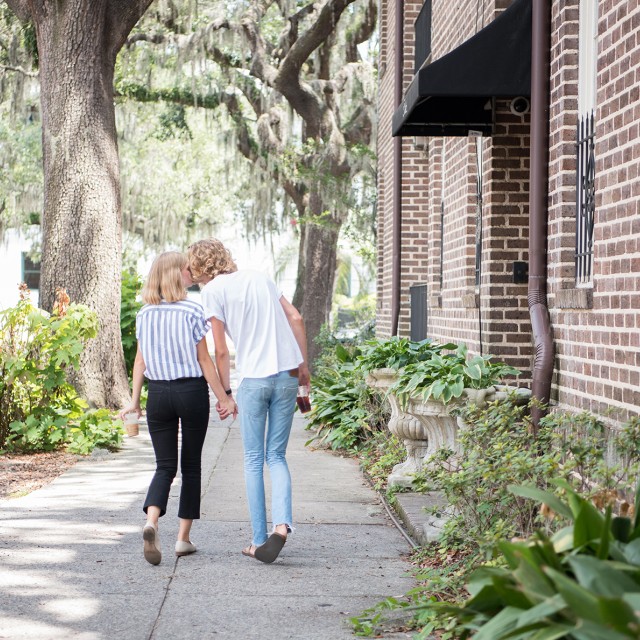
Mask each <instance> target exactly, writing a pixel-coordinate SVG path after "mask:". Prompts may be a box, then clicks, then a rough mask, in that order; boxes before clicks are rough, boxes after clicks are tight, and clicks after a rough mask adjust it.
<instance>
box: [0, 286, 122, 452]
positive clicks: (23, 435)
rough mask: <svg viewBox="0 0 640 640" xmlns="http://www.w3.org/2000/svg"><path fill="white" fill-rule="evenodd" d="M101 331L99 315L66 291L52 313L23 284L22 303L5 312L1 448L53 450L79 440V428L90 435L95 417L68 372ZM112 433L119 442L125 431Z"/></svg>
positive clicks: (0, 353) (0, 352)
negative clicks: (72, 299) (39, 306)
mask: <svg viewBox="0 0 640 640" xmlns="http://www.w3.org/2000/svg"><path fill="white" fill-rule="evenodd" d="M97 329H98V320H97V316H96V314H95V312H93V311H91V310H90V309H88V308H87V307H85V306H83V305H76V304H69V298H68V296H67V295H66V293H65V292H64V291H63V290H60V291H58V294H57V303H56V305H55V308H54V311H53V313H52V314H51V315H49V314H47V313H46V312H44V311H42V310H41V309H37V308H35V307H34V306H33V305H32V304H31V301H30V299H29V291H28V289H27V288H26V285H21V292H20V301H19V302H18V304H17V305H16V306H15V307H12V308H10V309H6V310H4V311H2V312H0V347H1V348H0V449H3V450H7V449H8V450H21V451H37V450H52V449H55V448H58V447H61V446H63V445H65V444H67V443H69V442H72V441H73V440H74V437H75V436H74V435H72V434H73V428H77V429H81V430H83V431H84V432H88V431H89V425H90V424H91V423H92V421H93V420H94V418H92V417H85V410H86V408H87V404H86V402H85V401H84V400H83V399H82V398H80V397H79V396H78V394H77V392H76V390H75V389H74V388H73V387H72V386H71V385H70V384H69V383H68V382H67V373H68V371H69V368H76V367H77V366H78V364H79V361H80V355H81V354H82V350H83V348H84V343H85V342H86V341H87V340H88V339H90V338H93V337H95V335H96V334H97ZM102 429H104V425H103V427H102ZM111 429H112V430H114V431H115V432H116V433H114V434H112V436H110V441H112V442H113V441H116V440H117V438H118V435H117V432H118V431H119V429H118V426H117V424H116V425H112V426H111ZM120 432H121V430H120ZM102 438H103V436H102V435H100V436H99V437H98V441H101V440H102Z"/></svg>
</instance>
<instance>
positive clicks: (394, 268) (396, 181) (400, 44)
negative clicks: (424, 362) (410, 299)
mask: <svg viewBox="0 0 640 640" xmlns="http://www.w3.org/2000/svg"><path fill="white" fill-rule="evenodd" d="M395 18H396V38H395V50H396V52H395V53H396V68H395V86H394V88H395V103H396V109H397V108H398V107H399V106H400V105H401V104H402V89H403V83H402V80H403V75H404V0H396V16H395ZM391 232H392V240H391V242H392V251H391V335H392V336H396V335H398V323H399V320H400V266H401V253H400V252H401V248H402V138H401V137H396V138H394V139H393V224H392V228H391Z"/></svg>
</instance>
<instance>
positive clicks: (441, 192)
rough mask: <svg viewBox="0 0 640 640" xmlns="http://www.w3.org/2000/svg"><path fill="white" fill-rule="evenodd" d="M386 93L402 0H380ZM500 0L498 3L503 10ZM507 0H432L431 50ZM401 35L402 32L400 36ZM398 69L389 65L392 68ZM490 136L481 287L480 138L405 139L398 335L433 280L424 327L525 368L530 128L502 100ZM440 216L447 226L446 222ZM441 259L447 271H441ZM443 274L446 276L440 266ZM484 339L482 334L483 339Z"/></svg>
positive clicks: (381, 287) (383, 314) (386, 135)
mask: <svg viewBox="0 0 640 640" xmlns="http://www.w3.org/2000/svg"><path fill="white" fill-rule="evenodd" d="M383 4H384V9H383V12H384V16H383V18H382V21H383V22H382V25H383V30H384V29H385V28H386V29H387V33H386V34H385V35H384V36H383V39H384V38H386V41H385V42H386V43H383V44H382V49H383V50H384V52H383V53H382V56H383V59H384V60H387V66H386V70H385V74H384V75H383V77H382V78H381V85H380V86H381V90H380V91H381V92H380V96H381V100H382V99H383V97H386V98H387V99H388V98H389V96H393V93H392V91H393V88H392V85H393V78H390V77H388V76H389V74H390V73H393V72H394V71H395V69H391V67H390V66H389V65H390V64H391V63H390V61H389V60H390V58H386V57H385V56H386V55H387V52H388V51H389V50H390V45H389V38H391V35H390V31H389V24H390V21H393V20H394V17H395V13H394V12H395V3H394V2H389V3H386V2H385V3H383ZM496 4H497V5H498V6H497V7H496ZM507 4H508V2H501V3H493V2H484V3H481V4H480V3H477V2H476V1H475V0H456V1H449V0H434V2H433V7H432V11H433V23H432V57H433V58H434V59H437V58H439V57H441V56H442V55H445V54H446V53H448V52H449V51H450V50H452V49H453V48H455V47H456V46H458V45H459V44H460V43H461V42H463V41H464V40H466V39H468V38H469V37H470V36H472V35H473V34H474V33H476V32H477V31H479V30H480V29H481V28H483V27H484V26H486V24H487V23H488V22H489V21H490V20H492V19H493V18H494V16H495V11H496V9H503V8H504V6H505V5H507ZM421 7H422V2H417V3H411V2H405V35H404V37H405V65H404V69H405V72H404V78H403V80H404V86H405V89H406V87H407V86H408V84H409V82H410V81H411V79H412V78H413V57H412V56H413V37H414V36H413V23H414V21H415V18H416V17H417V15H418V12H419V10H420V8H421ZM393 37H395V36H393ZM390 69H391V71H390ZM392 113H393V109H390V108H389V104H387V103H383V104H381V110H380V124H379V140H378V145H379V146H378V150H379V193H380V200H379V207H378V211H379V247H378V250H379V276H380V277H379V280H378V305H379V306H378V326H377V331H378V334H379V335H389V332H390V329H391V316H390V314H391V250H390V249H391V242H392V234H391V225H392V205H393V202H392V200H393V181H392V178H393V171H392V164H393V148H392V147H393V143H392V141H391V136H390V134H391V132H390V119H391V115H392ZM499 120H500V122H499V126H498V130H497V132H496V134H497V135H496V136H495V137H494V138H493V139H484V140H483V141H482V143H481V144H482V153H481V155H482V157H483V166H482V167H481V172H482V176H483V178H482V184H483V191H484V203H483V215H482V219H483V235H484V238H483V245H482V246H483V249H482V253H483V257H482V264H483V271H482V280H481V286H480V287H476V284H475V265H476V259H475V237H476V219H477V208H478V199H477V193H476V191H477V186H476V178H477V162H478V159H479V157H478V154H477V153H476V141H475V139H473V138H469V137H462V138H436V137H434V138H429V139H428V148H427V149H426V150H421V149H416V148H415V146H414V144H413V139H412V138H403V142H402V144H403V162H402V167H403V169H402V265H401V308H400V323H399V333H400V335H405V336H408V335H409V330H410V311H411V310H410V304H409V302H410V299H409V287H410V286H411V285H412V284H417V283H426V284H427V285H428V310H427V330H428V335H429V336H430V337H432V338H436V339H440V340H444V341H449V340H455V341H459V342H465V343H466V344H467V345H468V346H469V349H470V351H471V352H472V353H479V352H481V351H482V352H483V353H493V354H495V355H497V356H500V357H502V358H504V359H506V360H508V361H509V362H511V363H513V364H514V365H515V366H518V367H520V368H522V369H523V370H524V378H525V379H526V378H527V376H528V375H529V369H530V365H531V358H530V355H531V346H530V337H529V336H530V328H528V329H527V328H526V327H524V326H523V325H526V324H528V312H527V310H526V309H527V305H526V286H525V287H523V286H522V285H518V286H514V285H510V279H511V273H512V264H513V262H514V261H516V260H520V261H522V260H526V255H525V254H526V247H527V242H528V241H527V235H526V232H527V224H526V222H527V200H528V196H527V185H526V181H527V180H528V165H527V162H528V143H527V141H526V139H525V138H526V136H527V135H528V125H527V124H526V122H524V120H523V119H522V118H520V117H518V118H516V117H515V116H511V114H510V113H509V112H508V109H507V108H506V105H502V108H501V109H500V116H499ZM441 219H442V220H443V222H444V225H443V224H442V223H441ZM441 265H444V269H443V270H442V269H441ZM441 271H442V273H441ZM481 338H482V341H481Z"/></svg>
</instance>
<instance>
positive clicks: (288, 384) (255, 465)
mask: <svg viewBox="0 0 640 640" xmlns="http://www.w3.org/2000/svg"><path fill="white" fill-rule="evenodd" d="M297 391H298V378H296V377H293V376H291V375H290V374H289V372H288V371H281V372H280V373H277V374H274V375H272V376H268V377H267V378H244V380H243V381H242V382H241V383H240V387H239V389H238V412H239V415H240V431H241V433H242V444H243V447H244V479H245V484H246V487H247V501H248V503H249V514H250V516H251V527H252V529H253V542H252V544H255V545H261V544H263V543H264V542H266V540H267V537H268V534H267V511H266V505H265V497H264V463H265V460H266V462H267V465H269V474H270V476H271V518H272V522H273V525H274V526H275V525H278V524H286V525H288V526H291V523H292V516H291V475H290V474H289V467H288V465H287V461H286V458H285V455H286V452H287V444H288V442H289V434H290V433H291V423H292V422H293V413H294V410H295V406H296V395H297ZM265 433H266V438H265Z"/></svg>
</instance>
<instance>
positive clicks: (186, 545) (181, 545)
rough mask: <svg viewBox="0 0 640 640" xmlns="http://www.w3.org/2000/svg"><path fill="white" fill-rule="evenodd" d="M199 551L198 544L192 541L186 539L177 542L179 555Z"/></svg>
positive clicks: (177, 553)
mask: <svg viewBox="0 0 640 640" xmlns="http://www.w3.org/2000/svg"><path fill="white" fill-rule="evenodd" d="M196 551H197V549H196V545H195V544H192V543H191V542H186V541H185V540H178V541H177V542H176V555H177V556H188V555H190V554H192V553H195V552H196Z"/></svg>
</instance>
